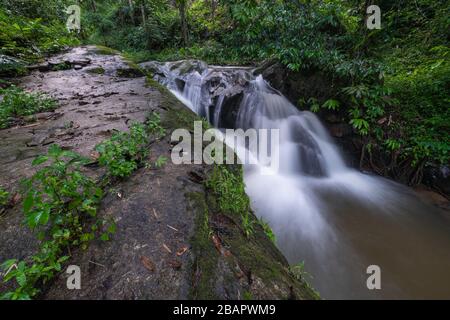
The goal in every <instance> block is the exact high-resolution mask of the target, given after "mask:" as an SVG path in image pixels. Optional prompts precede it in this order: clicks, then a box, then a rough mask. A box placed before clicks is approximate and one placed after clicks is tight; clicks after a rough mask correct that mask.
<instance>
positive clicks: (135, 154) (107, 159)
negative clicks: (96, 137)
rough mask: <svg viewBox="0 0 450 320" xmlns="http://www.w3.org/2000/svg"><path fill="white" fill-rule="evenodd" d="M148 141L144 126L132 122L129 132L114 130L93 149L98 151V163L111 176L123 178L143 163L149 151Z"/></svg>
mask: <svg viewBox="0 0 450 320" xmlns="http://www.w3.org/2000/svg"><path fill="white" fill-rule="evenodd" d="M148 143H149V137H148V133H147V130H146V126H144V125H143V124H139V123H134V124H132V125H131V127H130V132H115V133H114V134H113V135H112V137H111V138H110V139H108V140H106V141H104V142H102V143H100V144H99V145H97V146H96V147H95V149H96V150H97V151H98V152H99V153H100V157H99V159H98V161H99V163H100V165H103V166H106V167H107V168H108V172H109V174H110V175H111V176H114V177H120V178H125V177H128V176H129V175H130V174H131V173H132V172H133V171H135V170H136V169H137V168H138V166H139V165H140V164H142V163H143V161H144V159H145V157H146V156H147V155H148V153H149V151H148V149H147V148H148Z"/></svg>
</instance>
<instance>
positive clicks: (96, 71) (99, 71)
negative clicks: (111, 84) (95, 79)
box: [86, 67, 105, 74]
mask: <svg viewBox="0 0 450 320" xmlns="http://www.w3.org/2000/svg"><path fill="white" fill-rule="evenodd" d="M86 72H87V73H92V74H105V69H104V68H102V67H95V68H90V69H86Z"/></svg>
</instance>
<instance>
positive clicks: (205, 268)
mask: <svg viewBox="0 0 450 320" xmlns="http://www.w3.org/2000/svg"><path fill="white" fill-rule="evenodd" d="M186 197H187V198H188V200H189V202H190V204H191V208H192V209H193V210H194V212H195V214H196V219H195V222H196V223H195V226H196V227H195V232H194V236H193V237H192V239H191V245H192V251H193V252H194V255H195V260H194V262H193V266H192V272H193V274H192V278H193V280H192V283H193V285H192V287H191V292H190V294H189V296H190V298H191V299H217V297H216V295H215V294H214V287H215V282H216V281H215V280H216V266H217V262H218V253H217V251H216V250H215V248H214V246H213V245H212V242H211V240H210V235H211V229H210V227H209V214H208V207H207V205H206V201H205V198H204V194H203V193H200V192H197V193H196V192H192V193H188V194H187V195H186Z"/></svg>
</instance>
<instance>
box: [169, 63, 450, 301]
mask: <svg viewBox="0 0 450 320" xmlns="http://www.w3.org/2000/svg"><path fill="white" fill-rule="evenodd" d="M168 70H169V69H168V68H166V69H165V71H166V73H167V78H166V81H165V82H164V81H162V82H163V83H164V84H165V85H167V86H168V87H169V88H170V89H171V90H172V92H173V93H174V94H175V95H176V96H177V97H178V98H179V99H180V100H181V101H182V102H183V103H185V104H186V105H187V106H188V107H189V108H190V109H192V110H193V111H194V112H196V113H197V114H200V115H203V116H206V117H207V119H209V120H210V121H211V123H213V124H214V125H215V126H216V127H220V123H221V116H222V115H223V114H224V113H226V112H229V111H228V110H225V109H224V108H223V106H222V105H223V102H224V95H221V96H219V97H218V99H217V100H216V102H215V104H214V109H213V111H212V112H211V110H210V107H205V106H208V105H211V97H210V96H209V91H208V90H207V88H206V90H205V79H206V78H207V77H208V75H209V74H210V73H211V72H214V70H212V69H207V70H203V72H201V73H199V72H197V71H195V72H192V73H190V74H189V75H187V76H185V77H184V80H185V81H186V84H185V86H184V89H183V90H182V91H180V90H178V89H177V88H176V86H175V85H174V82H173V80H174V79H175V78H176V76H173V74H172V73H170V72H167V71H168ZM221 72H222V74H223V77H224V78H226V77H228V76H229V75H228V74H227V72H235V69H234V68H233V69H231V70H230V71H227V70H226V69H222V70H221ZM245 76H246V77H250V75H249V73H246V75H245ZM225 85H226V82H225ZM235 127H236V128H242V129H249V128H255V129H271V128H276V129H279V130H280V144H279V151H280V158H279V168H278V169H277V170H276V171H275V172H273V174H271V175H267V174H262V171H264V170H265V172H267V170H271V168H270V164H268V163H264V164H262V163H257V164H256V165H245V166H244V178H245V184H246V192H247V194H248V195H249V197H250V199H251V203H252V208H253V209H254V211H255V213H256V215H257V216H258V217H261V218H263V219H264V220H265V221H267V222H268V223H269V225H270V226H271V227H272V229H273V231H274V233H275V235H276V237H277V246H278V247H279V249H280V250H281V251H282V252H283V254H284V255H285V256H286V257H287V259H288V260H289V262H290V263H291V264H296V263H299V262H302V261H304V262H305V267H306V271H307V272H308V273H309V274H311V276H312V278H311V279H308V280H309V282H310V283H311V284H312V286H313V287H314V288H315V289H317V291H318V292H319V293H320V294H321V296H322V297H323V298H338V299H340V298H450V275H449V274H448V271H449V270H450V228H449V225H448V222H447V221H446V220H444V219H443V218H442V217H441V216H440V215H439V214H438V213H437V212H435V211H436V210H435V209H434V208H432V207H430V206H428V205H426V204H424V203H422V202H421V201H419V200H418V199H417V198H416V196H415V195H414V194H413V192H412V191H410V190H409V189H407V188H406V187H403V186H401V185H398V184H396V183H393V182H391V181H388V180H385V179H382V178H379V177H375V176H371V175H367V174H362V173H360V172H358V171H356V170H354V169H351V168H349V167H347V166H346V165H345V163H344V160H343V158H342V157H341V155H340V153H339V151H338V150H337V148H336V147H335V145H334V144H333V141H332V139H331V138H330V136H329V135H328V133H327V130H326V129H325V128H324V127H323V125H322V124H321V123H320V121H319V119H318V118H317V117H316V116H315V115H314V114H312V113H311V112H301V111H299V110H298V109H297V108H295V107H294V106H293V105H292V104H291V103H290V102H289V101H288V100H287V99H286V98H285V97H284V96H283V95H282V94H280V93H279V92H278V91H276V90H274V89H273V88H271V87H270V85H268V84H267V83H266V82H265V81H264V79H263V78H262V77H261V76H258V77H256V78H254V77H252V78H251V81H250V82H249V84H248V85H247V86H246V89H245V93H244V96H243V99H242V100H241V102H240V105H239V106H238V113H237V116H236V120H235ZM246 151H247V150H246V148H245V146H244V145H240V146H238V147H237V148H236V152H237V155H238V156H239V157H241V158H243V157H244V152H246ZM253 156H254V157H255V158H257V155H253ZM369 265H378V266H379V267H380V268H381V272H382V282H381V283H382V289H381V290H369V289H368V288H367V286H366V279H367V277H368V276H369V275H368V274H366V269H367V267H368V266H369Z"/></svg>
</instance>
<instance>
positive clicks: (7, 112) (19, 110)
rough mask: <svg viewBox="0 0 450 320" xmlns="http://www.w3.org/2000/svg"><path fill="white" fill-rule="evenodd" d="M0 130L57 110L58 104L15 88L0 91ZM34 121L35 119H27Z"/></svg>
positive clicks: (45, 97)
mask: <svg viewBox="0 0 450 320" xmlns="http://www.w3.org/2000/svg"><path fill="white" fill-rule="evenodd" d="M0 95H1V96H2V99H1V100H0V129H4V128H8V127H10V126H12V125H14V124H16V123H18V124H20V123H22V122H24V121H25V120H24V117H27V116H32V115H33V114H35V113H39V112H43V111H52V110H54V109H56V107H57V103H56V101H55V100H53V99H52V98H49V97H47V96H45V95H43V94H40V93H33V92H26V91H24V90H23V89H20V88H18V87H15V86H11V87H8V88H6V89H0ZM26 120H28V121H32V120H33V118H32V117H31V118H30V119H26Z"/></svg>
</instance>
